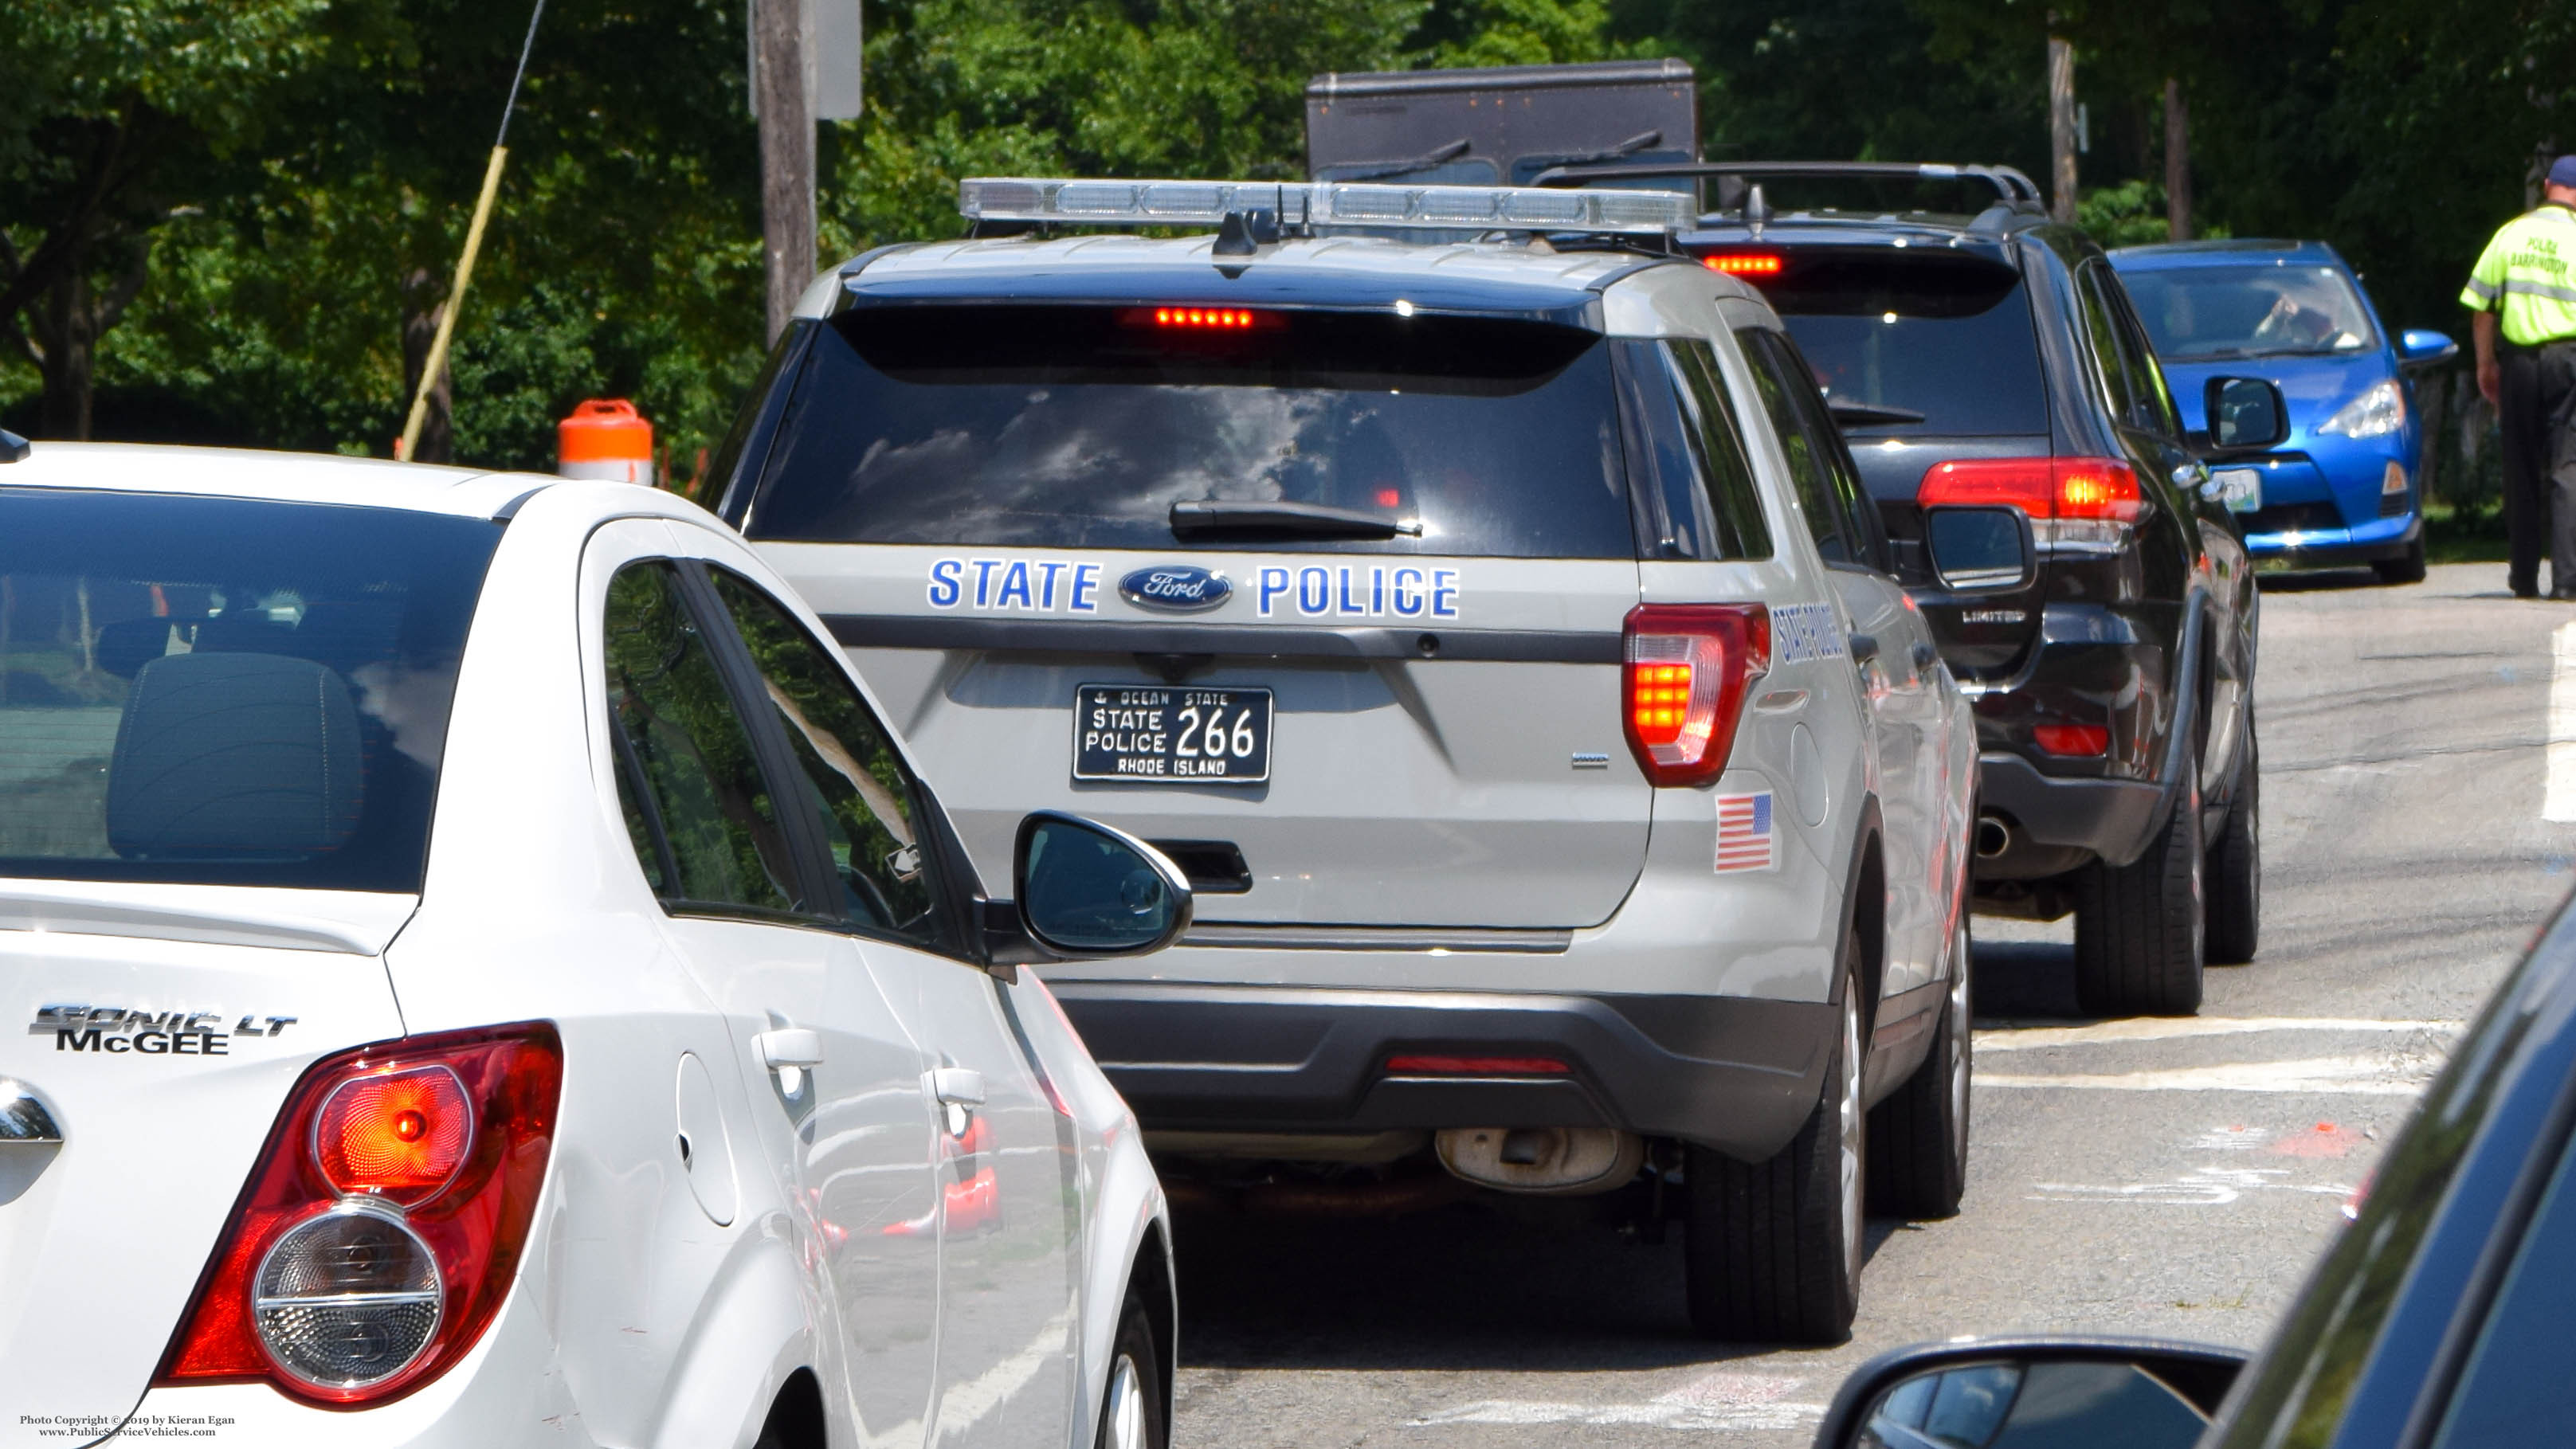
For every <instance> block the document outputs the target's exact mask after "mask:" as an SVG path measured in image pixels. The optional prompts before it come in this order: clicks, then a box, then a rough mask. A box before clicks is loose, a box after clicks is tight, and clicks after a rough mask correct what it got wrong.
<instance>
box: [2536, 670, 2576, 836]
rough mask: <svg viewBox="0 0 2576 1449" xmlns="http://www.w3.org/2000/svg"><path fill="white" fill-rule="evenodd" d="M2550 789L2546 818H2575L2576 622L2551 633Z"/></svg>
mask: <svg viewBox="0 0 2576 1449" xmlns="http://www.w3.org/2000/svg"><path fill="white" fill-rule="evenodd" d="M2549 653H2550V661H2551V662H2550V668H2549V789H2548V792H2547V794H2545V795H2544V796H2543V797H2542V799H2541V803H2540V818H2541V819H2543V820H2576V624H2561V625H2559V626H2558V630H2557V632H2556V633H2554V634H2551V635H2550V636H2549Z"/></svg>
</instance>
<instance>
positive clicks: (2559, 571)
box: [2460, 156, 2576, 599]
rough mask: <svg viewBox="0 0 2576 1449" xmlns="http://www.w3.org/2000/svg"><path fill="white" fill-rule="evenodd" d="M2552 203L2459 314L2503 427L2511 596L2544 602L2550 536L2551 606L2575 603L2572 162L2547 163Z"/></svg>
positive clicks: (2489, 267) (2515, 235)
mask: <svg viewBox="0 0 2576 1449" xmlns="http://www.w3.org/2000/svg"><path fill="white" fill-rule="evenodd" d="M2546 196H2547V199H2546V200H2544V201H2542V202H2541V204H2540V206H2539V207H2538V209H2536V210H2533V211H2530V212H2527V213H2525V214H2523V215H2521V216H2517V217H2515V218H2514V219H2513V220H2511V221H2509V222H2506V223H2505V224H2504V227H2503V228H2502V229H2501V230H2499V231H2498V232H2497V233H2496V234H2495V237H2494V239H2493V240H2491V241H2489V242H2488V243H2487V249H2486V251H2485V252H2483V253H2481V254H2480V255H2479V257H2478V265H2477V269H2476V270H2475V271H2473V272H2471V273H2470V274H2469V285H2468V286H2467V287H2466V288H2464V289H2463V290H2462V291H2461V293H2460V305H2461V306H2463V307H2466V308H2468V309H2469V310H2470V311H2472V312H2475V313H2476V314H2477V316H2475V317H2474V318H2472V319H2470V332H2471V333H2472V335H2473V336H2474V337H2475V338H2476V340H2477V350H2478V391H2479V392H2481V393H2483V394H2485V395H2486V400H2487V401H2488V402H2490V403H2492V404H2494V405H2495V408H2496V411H2497V413H2498V415H2499V417H2500V418H2501V420H2502V422H2503V425H2504V522H2505V532H2506V533H2507V534H2508V535H2509V536H2510V538H2511V540H2512V542H2511V550H2510V551H2511V558H2512V564H2511V566H2510V568H2509V569H2508V572H2507V577H2508V580H2509V581H2510V582H2511V584H2512V586H2513V592H2514V597H2516V598H2522V599H2529V598H2536V597H2538V596H2539V593H2540V547H2541V539H2542V537H2543V535H2544V534H2545V535H2546V536H2547V538H2548V541H2549V583H2550V589H2549V597H2551V598H2553V599H2576V416H2571V413H2576V156H2561V157H2559V158H2558V159H2557V160H2556V161H2555V162H2553V163H2551V165H2550V167H2549V184H2548V190H2547V193H2546ZM2499 331H2501V332H2503V333H2504V342H2503V344H2502V346H2501V347H2499V346H2498V344H2497V342H2496V333H2497V332H2499Z"/></svg>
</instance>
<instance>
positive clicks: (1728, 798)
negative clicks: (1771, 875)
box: [1717, 790, 1780, 871]
mask: <svg viewBox="0 0 2576 1449" xmlns="http://www.w3.org/2000/svg"><path fill="white" fill-rule="evenodd" d="M1777 839H1778V837H1776V836H1774V835H1773V834H1772V833H1771V792H1770V791H1768V790H1765V791H1763V792H1762V793H1760V794H1758V795H1720V796H1718V797H1717V868H1718V869H1719V870H1720V871H1730V870H1769V869H1771V868H1772V867H1773V866H1775V865H1778V864H1779V863H1780V851H1779V846H1778V845H1777V843H1776V841H1777Z"/></svg>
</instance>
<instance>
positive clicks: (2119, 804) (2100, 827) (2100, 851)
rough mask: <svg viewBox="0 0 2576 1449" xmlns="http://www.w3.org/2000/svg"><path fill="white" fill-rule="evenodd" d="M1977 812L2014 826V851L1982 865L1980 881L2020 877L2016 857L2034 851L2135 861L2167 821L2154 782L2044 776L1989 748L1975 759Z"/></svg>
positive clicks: (2023, 872) (2024, 874)
mask: <svg viewBox="0 0 2576 1449" xmlns="http://www.w3.org/2000/svg"><path fill="white" fill-rule="evenodd" d="M1977 764H1978V771H1979V781H1980V783H1979V786H1978V808H1979V809H1981V810H1983V811H1984V812H1985V813H1987V814H1989V815H2000V816H2002V817H2004V818H2005V820H2006V821H2007V822H2009V824H2010V825H2011V827H2012V830H2013V834H2014V847H2013V849H2011V850H2008V851H2007V852H2006V853H2005V854H2004V855H2003V856H2002V857H2000V858H1997V859H1995V860H1992V861H1987V860H1980V861H1979V862H1978V863H1977V875H1978V878H1979V879H1980V880H1996V879H2006V880H2009V879H2022V878H2027V877H2028V876H2029V875H2030V874H2033V873H2042V874H2054V873H2055V872H2053V871H2040V872H2032V871H2026V870H2017V869H2015V855H2016V854H2017V853H2019V854H2021V855H2022V858H2023V859H2025V860H2028V859H2032V858H2034V857H2033V854H2032V852H2033V851H2034V848H2037V849H2056V850H2060V851H2062V850H2068V849H2072V850H2081V851H2087V852H2090V853H2091V854H2093V855H2095V856H2099V857H2101V858H2102V859H2104V860H2108V861H2111V862H2112V863H2114V864H2126V863H2128V862H2129V861H2132V860H2135V859H2137V857H2138V852H2139V851H2140V850H2142V849H2144V848H2145V846H2146V843H2147V837H2148V836H2150V835H2152V834H2153V833H2154V831H2155V828H2156V823H2157V822H2158V821H2159V820H2161V819H2162V818H2163V808H2164V803H2165V787H2164V786H2163V785H2162V784H2160V783H2158V782H2156V781H2153V780H2100V779H2090V780H2085V779H2061V778H2059V777H2057V776H2053V775H2043V774H2041V773H2040V772H2039V770H2038V769H2037V768H2036V767H2035V766H2033V765H2032V764H2031V763H2030V761H2028V760H2025V759H2023V758H2022V757H2021V756H2019V755H2014V754H2003V753H1998V752H1995V751H1988V752H1987V753H1985V754H1984V755H1982V756H1980V757H1979V759H1978V762H1977Z"/></svg>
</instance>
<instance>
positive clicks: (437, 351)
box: [394, 0, 546, 462]
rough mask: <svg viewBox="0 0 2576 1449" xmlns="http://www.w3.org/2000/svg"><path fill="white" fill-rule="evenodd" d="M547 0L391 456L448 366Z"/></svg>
mask: <svg viewBox="0 0 2576 1449" xmlns="http://www.w3.org/2000/svg"><path fill="white" fill-rule="evenodd" d="M545 14H546V0H537V6H536V9H535V10H533V11H532V12H530V13H529V15H528V38H527V39H526V40H524V41H522V42H520V44H519V68H518V69H517V70H515V71H513V72H511V74H510V95H509V99H507V100H505V101H503V102H502V103H501V129H500V131H499V132H498V133H497V134H495V135H494V136H493V138H492V159H491V160H490V161H488V162H486V163H484V166H483V192H482V194H481V195H480V196H478V197H476V198H475V199H474V220H473V221H472V222H470V223H468V224H467V226H466V228H465V251H464V253H463V254H462V255H460V256H458V257H457V259H456V285H455V286H453V287H450V288H449V289H448V292H447V305H446V306H444V307H442V308H440V309H439V313H438V332H437V335H435V336H434V337H432V338H431V339H430V342H429V356H428V357H427V358H425V359H423V360H422V363H421V368H420V386H419V387H417V388H415V389H413V391H412V395H411V413H410V415H409V416H408V417H406V418H404V419H403V430H402V441H400V442H398V443H396V444H394V457H395V458H397V459H399V460H401V461H403V462H409V461H411V455H412V450H413V449H414V448H417V447H419V446H420V430H421V425H422V424H423V423H425V422H427V421H428V420H429V391H430V389H431V388H433V387H436V386H437V385H438V375H439V373H440V372H441V371H443V370H445V368H446V366H447V344H448V340H449V339H450V338H452V337H454V336H455V335H456V314H457V313H459V312H461V311H463V310H465V288H466V284H468V283H470V282H472V281H473V280H474V258H475V256H476V255H477V254H478V253H480V252H481V251H482V250H483V227H484V224H485V223H487V222H489V221H490V220H491V219H492V199H493V198H494V197H495V196H497V195H499V194H500V191H501V165H502V163H503V162H505V161H507V160H508V159H509V157H510V148H509V146H508V144H507V143H508V141H509V139H510V114H511V112H513V111H515V110H517V109H518V106H519V83H520V82H521V81H523V80H525V79H527V75H528V56H529V55H530V54H531V53H532V52H534V51H535V49H536V47H537V22H538V21H539V20H542V19H544V18H545Z"/></svg>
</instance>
